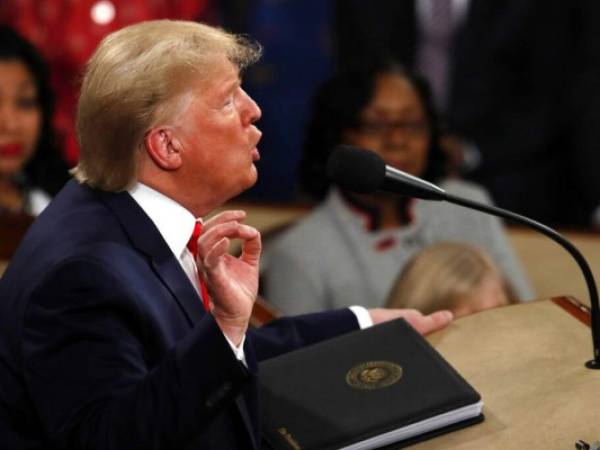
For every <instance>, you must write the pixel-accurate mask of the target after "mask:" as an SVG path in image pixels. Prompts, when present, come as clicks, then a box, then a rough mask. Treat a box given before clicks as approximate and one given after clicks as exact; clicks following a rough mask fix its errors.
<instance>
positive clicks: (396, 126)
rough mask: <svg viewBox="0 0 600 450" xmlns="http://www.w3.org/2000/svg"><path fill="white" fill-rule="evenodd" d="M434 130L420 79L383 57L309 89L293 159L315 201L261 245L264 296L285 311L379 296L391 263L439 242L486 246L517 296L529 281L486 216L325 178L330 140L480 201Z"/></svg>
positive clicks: (376, 300) (374, 302)
mask: <svg viewBox="0 0 600 450" xmlns="http://www.w3.org/2000/svg"><path fill="white" fill-rule="evenodd" d="M439 139H440V131H439V126H438V121H437V117H436V114H435V112H434V110H433V108H432V106H431V102H430V97H429V92H428V89H427V86H426V84H425V83H424V81H422V80H421V79H419V78H418V77H416V76H415V75H413V74H411V73H409V72H408V71H406V70H404V69H403V68H401V67H399V66H397V65H394V64H391V63H386V64H380V65H378V66H374V67H369V68H363V69H360V70H354V71H348V72H344V73H340V74H339V75H337V76H336V77H335V78H333V79H332V80H330V81H328V82H326V83H325V84H324V85H323V86H322V87H321V88H320V89H319V91H318V92H317V95H316V98H315V102H314V109H313V115H312V119H311V121H310V122H309V126H308V132H307V137H306V141H305V147H304V154H303V159H302V162H301V184H302V191H303V193H304V194H305V195H308V196H310V197H312V198H313V199H314V200H317V201H320V202H321V203H320V205H319V206H318V207H317V208H316V209H315V210H314V211H313V212H312V213H311V214H309V215H308V216H307V217H305V218H304V219H303V220H301V221H300V222H299V223H298V224H296V225H295V226H293V227H292V228H291V229H289V230H287V231H286V232H285V233H284V234H283V235H282V236H280V237H279V238H278V239H276V240H274V242H273V243H272V244H270V245H268V246H267V249H266V250H267V251H266V258H265V259H264V261H265V263H266V264H265V283H266V290H265V294H266V297H267V298H268V299H269V300H270V301H271V302H272V303H274V304H275V305H276V306H277V307H279V308H280V309H281V310H282V311H283V312H284V313H287V314H296V313H302V312H308V311H314V310H324V309H331V308H338V307H343V306H349V305H364V306H368V307H378V306H383V305H384V304H385V301H386V298H387V296H388V293H389V290H390V288H391V286H392V283H393V281H394V279H395V278H396V276H397V274H398V272H399V271H400V270H401V269H402V267H403V265H404V264H405V263H406V262H407V261H408V260H409V258H410V257H411V256H412V255H413V254H414V253H415V252H416V251H418V250H420V249H422V248H424V247H426V246H428V245H430V244H432V243H435V242H439V241H448V240H452V241H458V242H466V243H471V244H474V245H476V246H479V247H481V248H483V249H485V250H486V251H487V252H488V253H489V254H490V255H491V256H492V258H493V259H494V260H495V262H496V263H497V264H498V266H499V267H500V268H501V270H502V271H503V273H504V275H505V276H506V278H507V280H508V281H509V282H510V284H511V285H512V286H513V288H514V289H515V291H516V292H517V295H518V297H519V298H520V299H522V300H525V299H529V298H530V297H531V291H530V288H529V286H528V283H527V281H526V279H525V277H524V275H523V273H522V270H521V268H520V267H519V264H518V262H517V260H516V258H515V256H514V254H513V252H512V250H511V248H510V245H509V243H508V240H507V238H506V236H505V234H504V230H503V228H502V224H501V222H500V221H499V220H497V219H496V218H494V217H490V216H487V215H484V214H481V213H478V212H475V211H469V210H466V209H464V208H460V207H457V206H454V205H450V204H441V203H437V202H435V203H431V202H426V201H421V200H417V199H413V198H402V197H398V196H394V195H385V194H378V195H356V194H351V193H349V192H344V191H342V190H340V189H339V188H338V187H337V186H330V183H329V181H328V180H327V177H326V173H325V172H326V162H327V159H328V157H329V153H330V152H331V150H332V149H333V148H334V147H335V146H336V145H338V144H350V145H356V146H358V147H362V148H368V149H370V150H372V151H374V152H376V153H378V154H379V155H380V156H381V157H382V158H383V159H384V160H385V162H386V163H387V164H389V165H392V166H394V167H397V168H398V169H401V170H403V171H405V172H408V173H410V174H412V175H415V176H418V177H422V178H425V179H427V180H430V181H432V182H435V183H438V184H440V185H441V186H442V187H443V188H444V189H446V190H447V191H448V192H450V193H453V194H455V195H460V196H462V197H467V198H470V199H473V200H476V201H480V202H486V203H489V202H490V199H489V196H488V195H487V194H486V192H485V191H483V189H482V188H481V187H479V186H476V185H473V184H470V183H466V182H464V181H462V180H459V179H455V178H450V177H448V176H447V166H446V158H445V157H444V153H443V152H442V151H441V149H440V146H439Z"/></svg>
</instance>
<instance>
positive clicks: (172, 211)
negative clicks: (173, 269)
mask: <svg viewBox="0 0 600 450" xmlns="http://www.w3.org/2000/svg"><path fill="white" fill-rule="evenodd" d="M128 192H129V194H130V195H131V196H132V197H133V199H134V200H135V201H136V203H137V204H138V205H140V207H141V208H142V209H143V210H144V212H145V213H146V215H148V217H150V220H152V222H154V225H155V226H156V228H158V231H159V233H160V234H161V235H162V237H163V239H164V240H165V242H166V243H167V245H168V246H169V248H170V249H171V251H172V252H173V254H174V255H175V257H177V258H178V259H179V258H181V255H182V253H183V251H184V249H185V248H186V245H187V242H188V241H189V239H190V236H191V235H192V231H193V230H194V225H195V222H196V218H195V217H194V216H193V214H192V213H190V212H189V211H188V210H187V209H185V208H184V207H183V206H181V205H180V204H179V203H177V202H176V201H175V200H173V199H171V198H169V197H167V196H166V195H164V194H161V193H160V192H158V191H155V190H154V189H152V188H150V187H148V186H146V185H145V184H142V183H139V182H137V183H135V184H134V185H133V186H132V187H131V188H130V189H128Z"/></svg>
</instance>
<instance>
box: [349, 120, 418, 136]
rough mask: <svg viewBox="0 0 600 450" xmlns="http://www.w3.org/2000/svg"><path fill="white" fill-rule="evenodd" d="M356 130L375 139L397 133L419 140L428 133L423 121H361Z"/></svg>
mask: <svg viewBox="0 0 600 450" xmlns="http://www.w3.org/2000/svg"><path fill="white" fill-rule="evenodd" d="M356 129H357V130H358V131H359V132H361V133H365V134H370V135H372V136H377V137H379V136H384V135H386V136H389V134H390V133H392V132H399V133H403V134H405V135H406V136H407V137H414V138H421V137H423V136H426V135H427V134H428V133H429V124H428V123H427V121H425V120H401V121H389V120H363V121H360V122H359V123H358V124H357V126H356Z"/></svg>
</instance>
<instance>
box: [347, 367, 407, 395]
mask: <svg viewBox="0 0 600 450" xmlns="http://www.w3.org/2000/svg"><path fill="white" fill-rule="evenodd" d="M400 378H402V367H400V366H399V365H398V364H395V363H393V362H389V361H368V362H365V363H362V364H359V365H358V366H355V367H353V368H352V369H350V370H349V371H348V373H347V374H346V383H348V384H349V385H350V386H352V387H353V388H356V389H367V390H371V389H380V388H384V387H388V386H391V385H392V384H395V383H397V382H398V380H400Z"/></svg>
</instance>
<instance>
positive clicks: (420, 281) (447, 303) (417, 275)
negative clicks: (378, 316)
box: [387, 242, 517, 314]
mask: <svg viewBox="0 0 600 450" xmlns="http://www.w3.org/2000/svg"><path fill="white" fill-rule="evenodd" d="M490 275H491V276H495V277H497V278H498V279H499V280H501V283H502V285H503V287H504V291H505V293H506V297H507V299H508V301H509V303H516V302H517V298H516V296H515V294H514V291H513V289H512V288H511V286H510V285H509V284H508V283H507V281H506V280H505V279H504V277H503V276H502V275H501V273H500V271H499V269H498V268H497V267H496V265H495V264H494V263H493V261H492V260H491V258H490V257H489V256H488V255H487V254H486V253H484V252H483V251H482V250H481V249H479V248H477V247H475V246H472V245H468V244H463V243H458V242H440V243H437V244H433V245H431V246H429V247H427V248H425V249H423V250H422V251H421V252H419V253H417V254H416V255H415V256H413V257H412V258H411V259H410V261H409V262H408V263H407V264H406V266H405V267H404V269H403V270H402V272H401V273H400V275H399V276H398V278H397V279H396V281H395V283H394V285H393V287H392V290H391V292H390V295H389V297H388V303H387V306H388V307H402V308H414V309H418V310H419V311H421V312H422V313H424V314H429V313H432V312H433V311H436V310H439V309H450V310H452V309H454V307H456V306H457V304H458V302H460V301H461V299H464V298H466V297H467V296H468V295H469V294H472V293H473V292H474V291H475V290H476V289H477V288H478V287H480V286H481V285H482V283H483V281H484V280H485V279H486V278H487V277H489V276H490Z"/></svg>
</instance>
